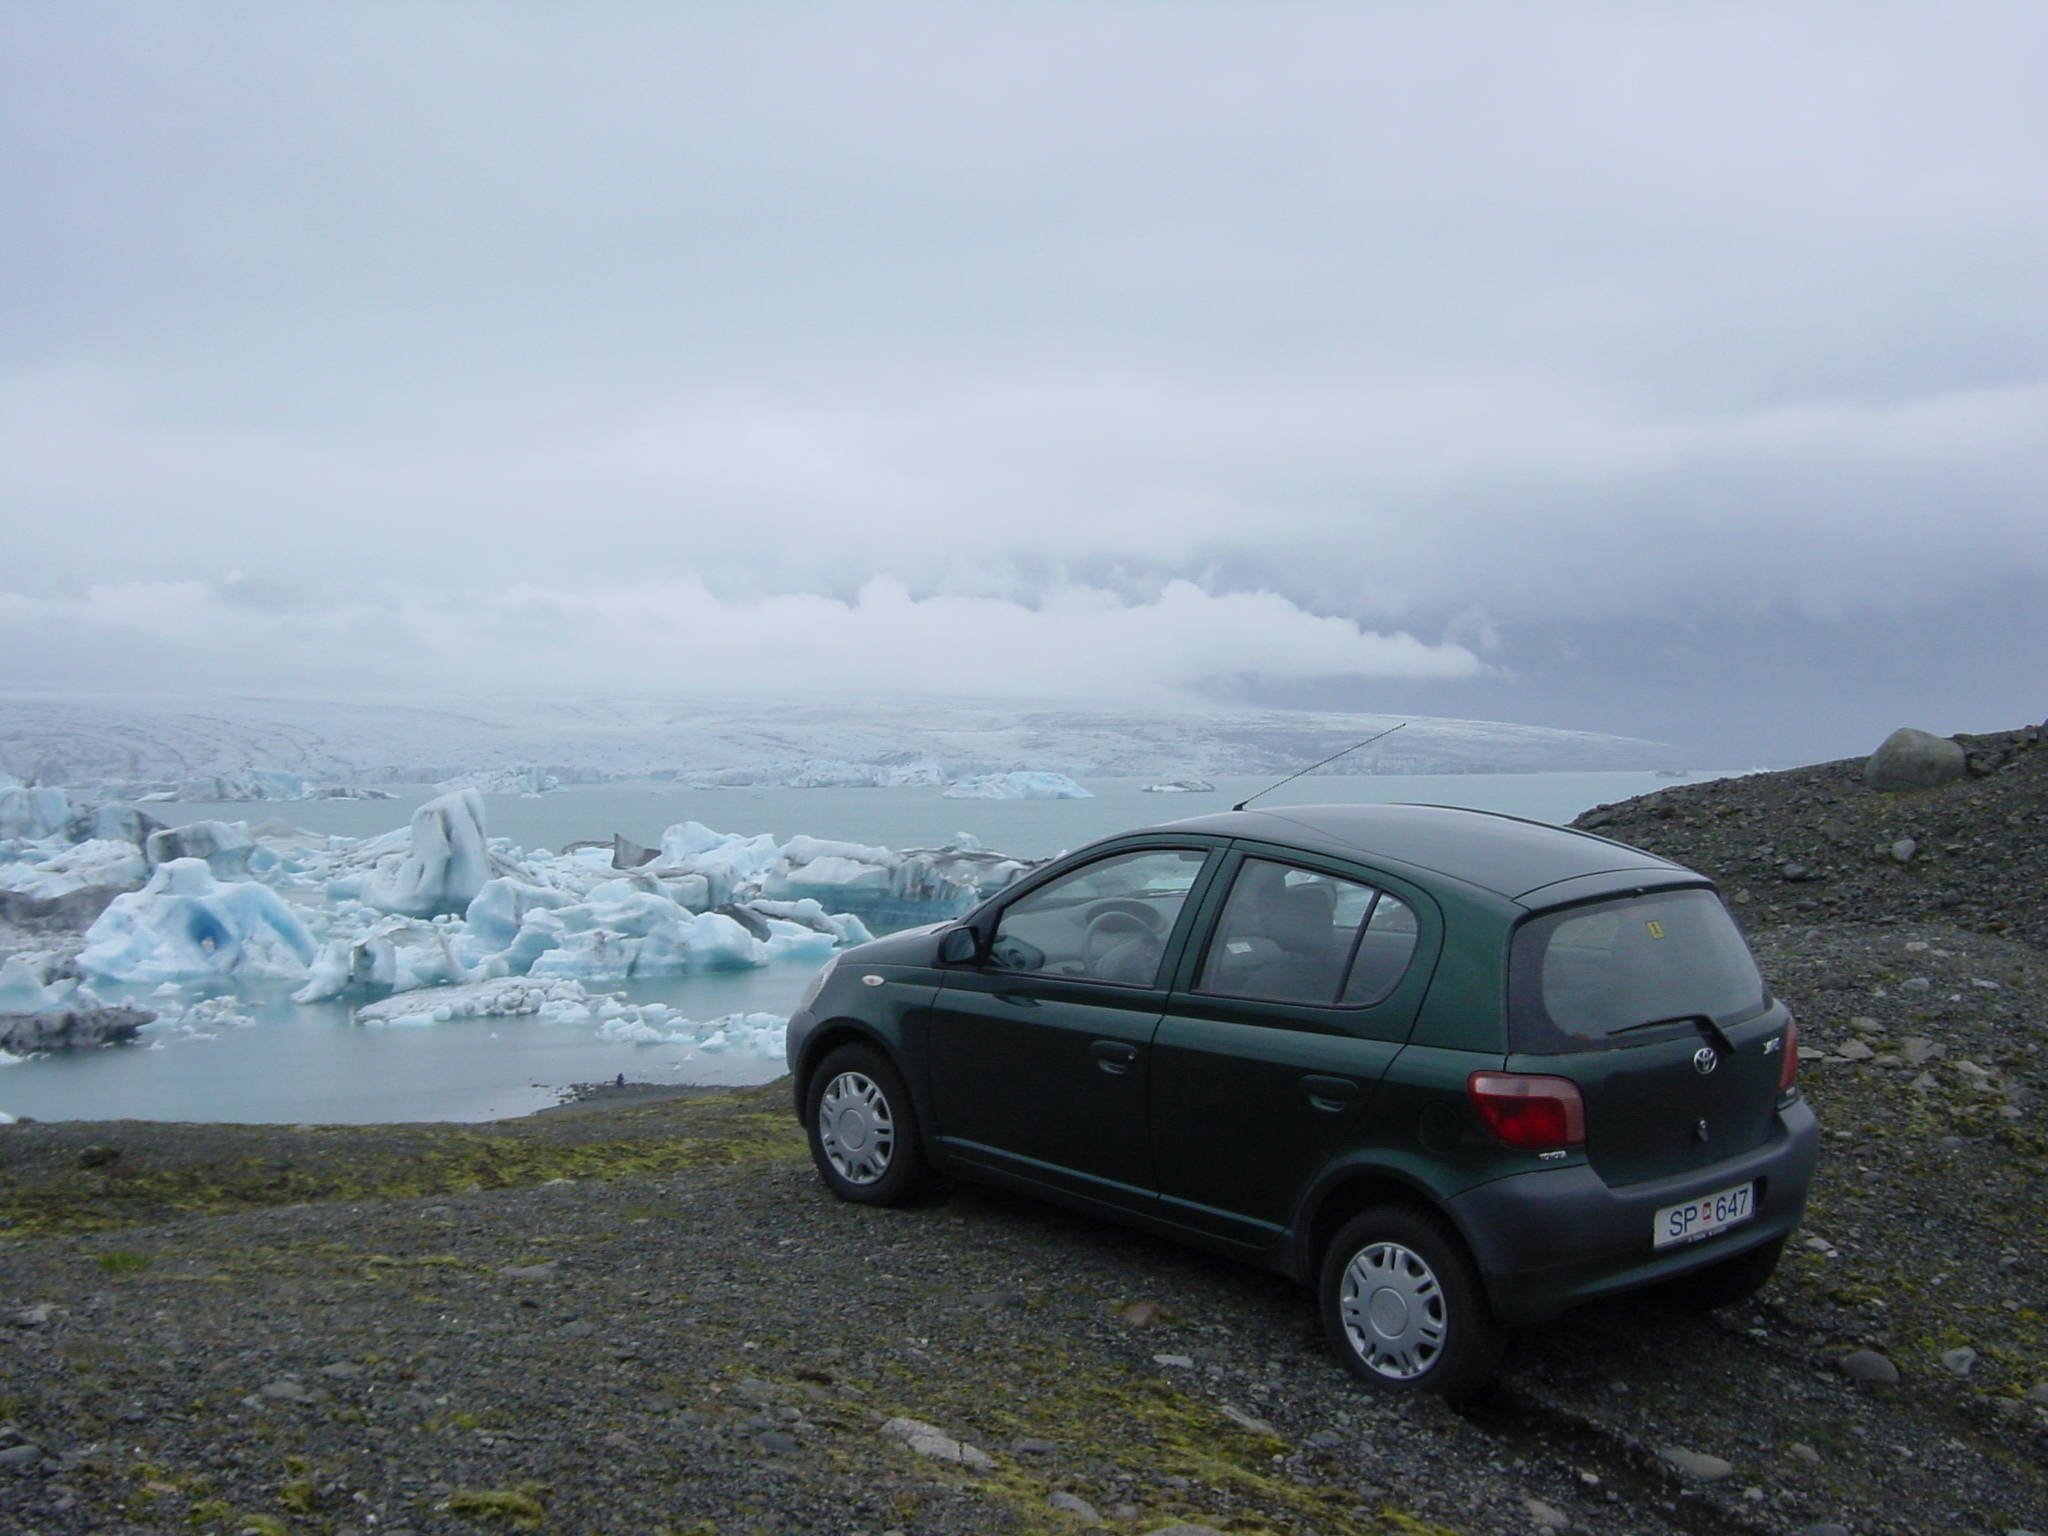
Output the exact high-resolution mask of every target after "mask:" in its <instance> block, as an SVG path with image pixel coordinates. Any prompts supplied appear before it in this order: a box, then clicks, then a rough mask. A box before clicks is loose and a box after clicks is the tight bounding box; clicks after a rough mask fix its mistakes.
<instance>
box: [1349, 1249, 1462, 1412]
mask: <svg viewBox="0 0 2048 1536" xmlns="http://www.w3.org/2000/svg"><path fill="white" fill-rule="evenodd" d="M1337 1309H1338V1312H1339V1315H1341V1316H1342V1317H1343V1319H1344V1336H1345V1337H1346V1338H1348V1339H1350V1341H1351V1347H1352V1348H1353V1349H1355V1350H1357V1351H1358V1354H1359V1358H1360V1359H1362V1360H1364V1361H1365V1363H1366V1364H1367V1365H1369V1366H1371V1367H1372V1369H1373V1370H1374V1372H1375V1373H1377V1374H1378V1375H1381V1376H1384V1377H1386V1378H1387V1379H1388V1380H1390V1381H1412V1380H1413V1379H1414V1378H1415V1377H1417V1376H1420V1375H1421V1374H1422V1373H1423V1372H1424V1371H1426V1370H1428V1369H1429V1368H1430V1367H1431V1366H1432V1365H1434V1364H1435V1363H1436V1360H1437V1357H1438V1356H1439V1355H1441V1354H1442V1353H1443V1350H1444V1335H1445V1333H1446V1332H1447V1326H1446V1311H1445V1307H1444V1288H1443V1286H1442V1285H1440V1284H1439V1283H1438V1282H1437V1278H1436V1275H1435V1274H1434V1273H1433V1272H1432V1271H1431V1269H1430V1267H1429V1266H1428V1265H1427V1264H1425V1263H1423V1262H1422V1256H1421V1255H1420V1254H1418V1253H1416V1252H1415V1251H1414V1250H1413V1249H1412V1248H1403V1247H1402V1246H1401V1245H1400V1244H1399V1243H1372V1244H1369V1245H1367V1246H1366V1247H1364V1248H1361V1249H1359V1251H1358V1252H1357V1253H1356V1254H1354V1255H1353V1256H1352V1259H1351V1262H1350V1263H1349V1264H1347V1265H1346V1266H1345V1267H1344V1287H1343V1290H1342V1291H1341V1292H1339V1294H1338V1298H1337Z"/></svg>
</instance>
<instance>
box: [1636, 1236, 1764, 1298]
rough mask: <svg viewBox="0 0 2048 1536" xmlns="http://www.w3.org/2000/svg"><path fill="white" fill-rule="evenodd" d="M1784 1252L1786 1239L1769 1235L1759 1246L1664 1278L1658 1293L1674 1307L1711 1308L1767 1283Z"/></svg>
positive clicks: (1757, 1289)
mask: <svg viewBox="0 0 2048 1536" xmlns="http://www.w3.org/2000/svg"><path fill="white" fill-rule="evenodd" d="M1784 1252H1785V1239H1784V1238H1782V1237H1775V1238H1772V1239H1771V1241H1769V1242H1768V1243H1765V1244H1764V1245H1763V1246H1762V1247H1760V1248H1752V1249H1750V1250H1749V1252H1747V1253H1738V1254H1736V1255H1735V1257H1734V1258H1732V1259H1723V1260H1722V1261H1721V1262H1720V1263H1718V1264H1709V1265H1708V1266H1707V1267H1706V1268H1705V1269H1697V1270H1694V1271H1693V1272H1692V1273H1691V1274H1689V1275H1680V1276H1679V1277H1678V1278H1677V1279H1676V1280H1667V1281H1665V1282H1664V1284H1663V1286H1662V1287H1661V1288H1660V1291H1659V1294H1660V1295H1662V1297H1663V1298H1664V1299H1665V1300H1666V1301H1668V1302H1670V1303H1671V1304H1672V1305H1673V1306H1675V1307H1684V1308H1685V1309H1686V1310H1687V1311H1689V1312H1713V1311H1717V1310H1718V1309H1720V1308H1722V1307H1732V1306H1734V1305H1735V1304H1736V1303H1737V1302H1738V1301H1747V1300H1749V1298H1750V1297H1752V1296H1754V1295H1755V1294H1756V1293H1757V1292H1758V1291H1760V1290H1762V1289H1763V1288H1764V1287H1765V1286H1766V1285H1768V1284H1769V1283H1770V1279H1771V1276H1772V1275H1773V1274H1774V1273H1776V1271H1777V1268H1778V1259H1779V1257H1780V1256H1781V1255H1782V1254H1783V1253H1784Z"/></svg>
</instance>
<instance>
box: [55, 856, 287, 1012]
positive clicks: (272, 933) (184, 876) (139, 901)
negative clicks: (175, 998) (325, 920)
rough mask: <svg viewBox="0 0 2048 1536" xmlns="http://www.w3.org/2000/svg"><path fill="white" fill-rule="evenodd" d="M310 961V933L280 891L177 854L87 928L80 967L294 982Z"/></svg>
mask: <svg viewBox="0 0 2048 1536" xmlns="http://www.w3.org/2000/svg"><path fill="white" fill-rule="evenodd" d="M312 958H313V937H312V935H311V934H310V933H308V932H307V931H306V925H305V924H304V923H303V922H301V921H300V920H299V918H298V917H297V915H296V914H294V913H293V911H292V909H291V908H290V907H288V906H286V905H285V903H284V901H283V900H282V899H281V898H280V897H279V896H278V895H277V893H276V892H275V891H272V890H270V889H268V888H267V887H265V886H262V885H259V884H257V883H256V882H254V881H238V882H225V881H219V880H216V879H214V877H213V871H211V870H210V869H208V868H207V867H206V864H205V862H204V861H203V860H200V859H173V860H171V861H170V862H169V863H168V864H163V865H160V866H159V867H158V868H157V871H156V873H155V874H153V875H151V876H150V878H149V883H148V884H147V885H145V886H144V887H143V888H142V889H141V890H139V891H131V892H129V893H128V894H126V895H124V896H116V897H115V898H114V900H113V902H112V904H111V905H109V906H108V908H107V910H106V911H104V912H102V913H101V914H100V916H99V919H98V921H96V922H95V923H94V924H93V925H92V927H90V928H88V929H87V930H86V933H85V948H84V949H83V950H82V951H81V952H80V953H79V956H78V964H79V966H80V967H81V968H82V969H84V970H85V971H87V972H88V973H90V974H91V975H94V976H102V977H105V978H107V979H108V980H113V981H132V982H151V981H182V980H186V979H188V978H194V977H202V976H225V975H229V974H234V975H239V976H245V977H288V978H293V979H296V978H298V977H301V976H304V975H305V974H306V965H307V963H308V962H309V961H311V960H312Z"/></svg>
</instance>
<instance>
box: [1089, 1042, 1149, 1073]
mask: <svg viewBox="0 0 2048 1536" xmlns="http://www.w3.org/2000/svg"><path fill="white" fill-rule="evenodd" d="M1088 1054H1089V1055H1090V1056H1093V1057H1094V1058H1095V1064H1096V1065H1097V1066H1099V1067H1100V1068H1102V1070H1103V1071H1105V1072H1114V1073H1124V1072H1128V1071H1130V1070H1131V1063H1132V1062H1134V1061H1136V1060H1137V1059H1138V1048H1137V1047H1136V1046H1135V1045H1132V1044H1131V1043H1130V1042H1129V1041H1128V1040H1097V1041H1094V1042H1093V1043H1091V1044H1090V1045H1089V1047H1088Z"/></svg>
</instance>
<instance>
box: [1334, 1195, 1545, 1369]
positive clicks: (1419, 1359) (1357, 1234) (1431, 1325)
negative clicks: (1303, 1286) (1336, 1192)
mask: <svg viewBox="0 0 2048 1536" xmlns="http://www.w3.org/2000/svg"><path fill="white" fill-rule="evenodd" d="M1316 1299H1317V1301H1318V1303H1319V1304H1320V1306H1321V1308H1322V1314H1323V1331H1324V1332H1325V1333H1326V1334H1327V1335H1328V1336H1329V1340H1330V1347H1331V1348H1332V1349H1334V1350H1336V1352H1337V1358H1338V1359H1340V1360H1342V1361H1343V1362H1344V1367H1345V1369H1346V1370H1348V1371H1350V1372H1351V1374H1352V1375H1354V1376H1356V1377H1357V1378H1358V1379H1359V1380H1360V1381H1362V1382H1364V1383H1365V1384H1366V1385H1367V1386H1369V1387H1371V1388H1373V1389H1374V1390H1376V1391H1380V1392H1388V1393H1408V1392H1434V1393H1436V1394H1437V1395H1438V1396H1439V1397H1443V1398H1445V1399H1447V1400H1448V1401H1450V1402H1454V1403H1455V1402H1459V1401H1461V1400H1463V1399H1465V1398H1468V1397H1470V1396H1472V1394H1473V1393H1475V1392H1477V1391H1479V1390H1480V1389H1481V1388H1482V1387H1484V1386H1485V1385H1486V1384H1487V1383H1488V1382H1490V1381H1491V1380H1493V1377H1494V1373H1495V1372H1496V1371H1497V1370H1498V1369H1499V1368H1500V1361H1501V1356H1502V1354H1503V1353H1504V1352H1505V1351H1506V1349H1507V1340H1508V1335H1507V1330H1506V1329H1504V1328H1503V1327H1501V1325H1500V1323H1499V1322H1498V1321H1496V1320H1495V1318H1494V1315H1493V1309H1492V1308H1491V1307H1490V1306H1488V1305H1487V1301H1486V1291H1485V1288H1484V1287H1483V1286H1482V1285H1481V1284H1480V1281H1479V1272H1478V1270H1477V1269H1476V1268H1475V1267H1474V1266H1473V1263H1472V1260H1471V1257H1470V1256H1469V1255H1468V1254H1467V1253H1466V1252H1465V1245H1464V1244H1463V1243H1461V1242H1460V1241H1459V1240H1458V1238H1457V1237H1456V1235H1455V1234H1453V1233H1452V1232H1450V1231H1449V1230H1448V1229H1446V1228H1445V1227H1444V1225H1443V1224H1442V1223H1441V1222H1439V1221H1438V1220H1437V1219H1436V1218H1434V1217H1432V1216H1430V1215H1428V1214H1426V1213H1425V1212H1423V1211H1420V1210H1417V1209H1415V1208H1414V1207H1412V1206H1404V1205H1387V1206H1380V1207H1378V1208H1376V1209H1374V1210H1369V1211H1366V1212H1364V1213H1362V1214H1360V1215H1358V1216H1354V1217H1353V1218H1352V1219H1351V1220H1350V1221H1349V1222H1347V1223H1346V1224H1345V1226H1344V1228H1343V1230H1342V1231H1340V1232H1339V1233H1338V1234H1337V1239H1336V1241H1335V1242H1333V1243H1331V1244H1330V1247H1329V1251H1328V1252H1327V1253H1326V1254H1324V1256H1323V1269H1322V1275H1321V1277H1320V1282H1319V1284H1318V1285H1317V1288H1316Z"/></svg>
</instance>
